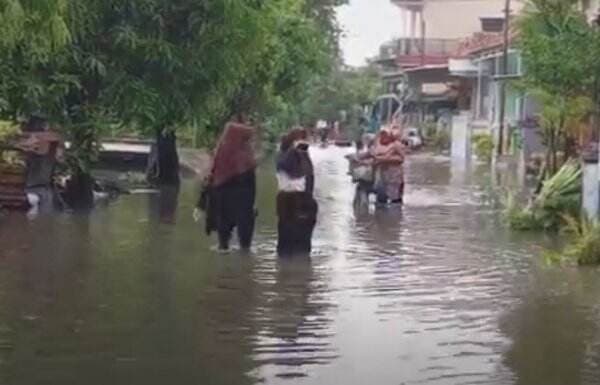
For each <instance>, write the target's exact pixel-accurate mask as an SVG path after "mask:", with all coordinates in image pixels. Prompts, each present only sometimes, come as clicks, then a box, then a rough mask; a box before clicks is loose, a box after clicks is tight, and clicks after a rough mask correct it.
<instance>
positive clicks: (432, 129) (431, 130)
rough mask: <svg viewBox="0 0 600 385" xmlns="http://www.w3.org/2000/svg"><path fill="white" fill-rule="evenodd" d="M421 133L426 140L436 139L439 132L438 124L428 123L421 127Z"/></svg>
mask: <svg viewBox="0 0 600 385" xmlns="http://www.w3.org/2000/svg"><path fill="white" fill-rule="evenodd" d="M421 132H422V133H423V136H424V137H425V139H430V138H434V137H435V136H436V134H437V132H438V127H437V123H435V122H426V123H423V124H422V125H421Z"/></svg>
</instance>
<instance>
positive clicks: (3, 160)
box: [0, 121, 23, 169]
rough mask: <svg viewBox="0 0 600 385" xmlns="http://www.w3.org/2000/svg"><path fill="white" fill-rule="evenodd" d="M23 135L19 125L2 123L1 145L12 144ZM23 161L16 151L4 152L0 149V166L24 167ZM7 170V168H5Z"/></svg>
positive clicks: (0, 130)
mask: <svg viewBox="0 0 600 385" xmlns="http://www.w3.org/2000/svg"><path fill="white" fill-rule="evenodd" d="M20 133H21V130H20V128H19V126H18V125H17V124H14V123H13V122H10V121H0V144H3V143H7V142H10V140H11V139H13V138H15V137H16V136H17V135H19V134H20ZM22 163H23V162H22V159H21V157H20V156H19V154H18V153H16V152H14V151H2V150H1V149H0V165H3V166H6V165H22ZM3 169H5V168H3Z"/></svg>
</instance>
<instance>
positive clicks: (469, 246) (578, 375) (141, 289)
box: [0, 148, 600, 385]
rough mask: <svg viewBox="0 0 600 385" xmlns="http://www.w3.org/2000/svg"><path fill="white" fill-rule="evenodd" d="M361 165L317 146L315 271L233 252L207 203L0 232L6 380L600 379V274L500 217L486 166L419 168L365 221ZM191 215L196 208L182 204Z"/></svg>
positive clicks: (383, 384) (152, 205) (168, 204)
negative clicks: (557, 256) (545, 254)
mask: <svg viewBox="0 0 600 385" xmlns="http://www.w3.org/2000/svg"><path fill="white" fill-rule="evenodd" d="M345 151H347V150H342V149H337V148H331V149H329V150H323V149H314V150H313V160H314V162H315V169H316V173H317V184H316V192H315V195H316V198H317V200H318V202H319V204H320V213H319V223H318V227H317V229H316V233H315V240H314V246H315V252H314V254H313V257H312V259H310V260H309V259H294V260H279V259H278V258H277V257H276V256H275V244H276V237H277V234H276V218H275V208H274V205H275V194H276V191H275V190H276V181H275V178H274V176H273V170H272V168H271V167H270V165H267V166H265V167H263V168H262V169H261V175H260V176H259V198H258V199H259V200H258V207H259V213H260V216H259V222H258V226H257V229H258V230H257V234H256V239H255V248H254V255H253V256H251V257H244V256H240V255H238V253H235V252H234V253H231V254H225V255H223V254H219V253H217V252H216V251H215V249H214V245H215V239H214V238H212V239H209V238H207V237H206V236H205V235H204V232H203V228H202V227H201V225H200V224H196V223H194V222H193V219H192V215H191V212H192V208H193V205H194V204H195V202H196V198H197V196H196V194H197V189H196V186H195V185H194V183H192V182H186V183H185V184H184V185H183V186H182V189H181V191H180V193H179V197H178V201H175V199H176V198H177V194H176V192H174V191H172V192H170V193H169V192H164V194H163V195H162V198H159V196H126V197H123V198H121V199H120V200H119V201H117V202H115V203H113V204H110V205H108V206H107V207H101V208H99V209H97V210H95V211H94V212H93V213H92V214H91V215H90V216H87V217H83V216H70V215H60V216H57V217H54V218H38V219H36V220H34V221H28V220H27V219H26V218H24V217H22V216H20V215H11V216H8V217H3V218H1V219H0V245H1V249H0V384H2V385H4V384H6V385H22V384H40V385H41V384H44V385H49V384H50V385H54V384H56V385H58V384H61V385H64V384H84V383H85V384H90V385H91V384H98V385H100V384H102V385H105V384H115V385H118V384H123V385H124V384H131V385H134V384H140V385H142V384H143V385H149V384H203V385H205V384H206V385H212V384H214V385H233V384H262V383H264V384H308V385H313V384H320V385H325V384H338V383H339V384H345V385H363V384H373V385H375V384H377V385H388V384H389V385H401V384H440V385H442V384H443V385H446V384H461V385H463V384H493V385H496V384H498V385H500V384H519V385H578V384H597V383H598V379H599V378H600V328H599V326H600V307H599V304H600V271H599V270H598V269H572V268H561V267H548V266H546V265H544V263H543V260H542V259H541V258H540V257H539V254H540V250H541V248H542V247H543V246H544V245H545V244H548V242H549V241H550V240H547V239H546V240H545V239H542V237H541V236H535V235H523V234H511V233H509V232H508V230H506V229H505V228H504V227H503V226H501V224H500V223H499V219H498V213H497V212H493V211H492V210H491V209H489V208H487V207H486V206H485V205H482V203H481V202H482V201H483V200H484V199H485V194H486V192H487V191H488V190H489V184H490V180H491V179H490V177H489V175H488V173H487V172H486V170H475V171H474V172H473V173H464V172H461V171H460V170H456V169H455V168H453V167H452V166H451V165H450V163H448V162H447V161H444V160H436V159H435V158H433V157H427V156H421V155H418V156H413V157H412V158H411V159H410V161H409V164H408V166H407V175H408V190H407V196H406V207H404V209H402V210H399V209H397V208H390V209H383V210H374V209H373V208H371V210H370V211H369V212H355V211H354V210H353V209H352V198H353V185H352V184H351V183H350V178H349V177H348V176H347V175H346V171H347V162H346V160H345V159H344V157H343V155H344V153H345ZM175 208H176V211H174V209H175Z"/></svg>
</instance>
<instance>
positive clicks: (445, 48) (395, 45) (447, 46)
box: [379, 38, 459, 67]
mask: <svg viewBox="0 0 600 385" xmlns="http://www.w3.org/2000/svg"><path fill="white" fill-rule="evenodd" d="M458 44H459V42H458V41H457V40H454V39H420V38H417V39H412V38H401V39H397V40H395V41H394V42H391V43H388V44H385V45H383V46H382V47H381V49H380V52H379V60H380V61H382V62H384V61H391V60H393V61H394V62H396V63H397V64H399V65H400V66H402V67H415V66H419V65H426V64H442V63H445V62H446V61H447V59H448V58H449V57H450V56H451V55H452V54H453V53H454V52H455V51H456V49H457V48H458Z"/></svg>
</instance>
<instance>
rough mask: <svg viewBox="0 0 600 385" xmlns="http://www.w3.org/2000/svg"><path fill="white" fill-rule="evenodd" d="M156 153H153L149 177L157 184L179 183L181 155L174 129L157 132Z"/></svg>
mask: <svg viewBox="0 0 600 385" xmlns="http://www.w3.org/2000/svg"><path fill="white" fill-rule="evenodd" d="M154 150H155V153H154V154H151V157H150V158H151V159H150V162H152V163H151V165H150V167H149V172H148V174H149V175H148V179H149V180H150V182H152V183H155V184H157V185H161V186H162V185H178V184H179V155H178V154H177V136H176V135H175V132H174V131H171V130H169V131H164V130H158V131H157V132H156V144H155V147H154Z"/></svg>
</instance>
